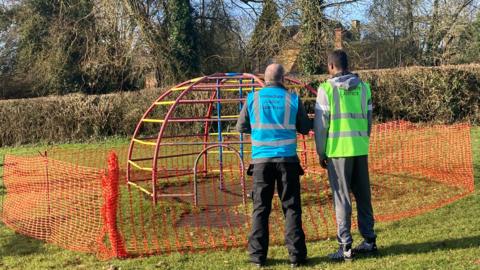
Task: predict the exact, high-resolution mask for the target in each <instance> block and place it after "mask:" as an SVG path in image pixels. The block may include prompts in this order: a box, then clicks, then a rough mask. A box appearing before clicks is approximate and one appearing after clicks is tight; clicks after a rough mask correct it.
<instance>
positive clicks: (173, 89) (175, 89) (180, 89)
mask: <svg viewBox="0 0 480 270" xmlns="http://www.w3.org/2000/svg"><path fill="white" fill-rule="evenodd" d="M189 87H190V85H189V86H182V87H177V88H172V89H170V91H183V90H185V89H187V88H189Z"/></svg>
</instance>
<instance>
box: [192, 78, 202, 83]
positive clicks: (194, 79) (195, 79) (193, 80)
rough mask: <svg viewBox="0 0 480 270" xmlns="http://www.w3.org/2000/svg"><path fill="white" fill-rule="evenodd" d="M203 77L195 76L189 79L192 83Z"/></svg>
mask: <svg viewBox="0 0 480 270" xmlns="http://www.w3.org/2000/svg"><path fill="white" fill-rule="evenodd" d="M202 78H203V77H197V78H193V79H191V80H190V82H192V83H194V82H198V81H200V80H201V79H202Z"/></svg>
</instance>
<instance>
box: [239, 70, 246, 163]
mask: <svg viewBox="0 0 480 270" xmlns="http://www.w3.org/2000/svg"><path fill="white" fill-rule="evenodd" d="M239 82H240V85H242V79H240V80H239ZM238 92H239V95H240V98H243V89H242V86H240V89H239V91H238ZM245 102H247V101H245ZM242 105H243V103H242V102H241V101H240V102H239V103H238V112H239V113H238V114H240V112H241V111H242ZM240 141H243V133H240ZM240 158H241V159H242V160H243V143H242V144H240Z"/></svg>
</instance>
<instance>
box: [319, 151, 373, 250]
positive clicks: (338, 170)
mask: <svg viewBox="0 0 480 270" xmlns="http://www.w3.org/2000/svg"><path fill="white" fill-rule="evenodd" d="M328 178H329V181H330V187H331V188H332V192H333V205H334V207H335V215H336V219H337V239H338V242H339V243H340V244H341V245H349V244H352V242H353V239H352V234H351V233H350V228H351V220H352V200H351V198H350V193H349V192H350V191H351V192H352V193H353V196H354V197H355V202H356V203H357V221H358V228H359V230H360V233H361V235H362V236H363V238H364V239H365V240H367V241H368V242H371V241H375V238H376V235H375V232H374V230H373V225H374V220H373V208H372V200H371V192H370V179H369V175H368V156H358V157H345V158H329V159H328Z"/></svg>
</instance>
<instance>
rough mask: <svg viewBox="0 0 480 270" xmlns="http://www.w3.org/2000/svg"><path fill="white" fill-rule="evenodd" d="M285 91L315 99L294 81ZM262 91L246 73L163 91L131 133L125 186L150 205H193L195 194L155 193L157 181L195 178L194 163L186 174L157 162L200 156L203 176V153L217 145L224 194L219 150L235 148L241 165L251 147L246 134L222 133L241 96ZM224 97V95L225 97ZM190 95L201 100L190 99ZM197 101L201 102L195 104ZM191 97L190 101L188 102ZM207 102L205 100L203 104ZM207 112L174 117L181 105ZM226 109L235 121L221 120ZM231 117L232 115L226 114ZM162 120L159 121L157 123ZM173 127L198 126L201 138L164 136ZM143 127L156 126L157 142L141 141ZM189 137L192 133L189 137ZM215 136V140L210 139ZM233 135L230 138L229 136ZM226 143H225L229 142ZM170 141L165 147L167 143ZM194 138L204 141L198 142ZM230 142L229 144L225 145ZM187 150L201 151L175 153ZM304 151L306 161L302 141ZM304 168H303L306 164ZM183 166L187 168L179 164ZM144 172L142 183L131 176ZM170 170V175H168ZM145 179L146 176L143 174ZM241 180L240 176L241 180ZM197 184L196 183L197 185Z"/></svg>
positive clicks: (149, 138)
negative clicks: (188, 200)
mask: <svg viewBox="0 0 480 270" xmlns="http://www.w3.org/2000/svg"><path fill="white" fill-rule="evenodd" d="M285 81H286V87H287V88H288V89H291V90H294V89H296V90H297V91H301V90H300V89H303V91H305V90H306V91H308V92H310V94H311V95H315V94H316V91H315V89H313V88H312V87H311V86H309V85H306V84H303V83H301V82H299V81H297V80H294V79H291V78H286V80H285ZM263 86H264V82H263V80H262V78H261V76H256V75H253V74H247V73H243V74H242V73H216V74H213V75H210V76H205V77H200V78H195V79H192V80H189V81H186V82H183V83H181V84H178V85H176V86H174V87H173V88H171V89H169V90H168V91H166V92H165V93H164V94H162V95H161V96H160V97H159V98H158V99H157V100H156V101H155V102H154V103H153V104H152V105H151V106H150V107H149V108H148V110H147V111H146V112H145V113H144V115H143V116H142V118H141V119H140V121H139V122H138V124H137V126H136V128H135V132H134V134H133V137H132V140H131V143H130V147H129V149H128V163H127V177H126V180H127V183H128V184H129V185H130V186H133V187H135V188H138V189H140V190H141V191H142V192H144V193H146V194H147V195H149V196H151V197H152V200H153V202H154V204H156V203H157V200H158V199H159V198H161V197H193V199H192V201H193V202H196V201H197V199H196V198H195V197H196V195H195V194H196V192H195V190H192V192H187V193H176V194H165V193H161V192H160V191H159V188H158V183H159V179H164V178H169V177H178V176H184V175H188V174H194V173H196V172H194V170H193V167H192V166H193V163H192V164H190V165H191V166H190V167H189V166H185V167H184V168H181V169H179V168H177V169H173V170H172V168H168V167H165V166H159V160H161V159H171V158H179V157H182V156H194V155H198V154H199V153H200V152H201V153H202V155H203V156H204V157H203V167H202V171H200V172H201V173H207V172H208V171H209V170H208V165H207V164H208V156H207V151H205V150H206V149H207V148H208V147H209V146H211V145H220V148H219V158H218V161H219V164H218V168H219V173H220V176H219V186H220V189H222V183H223V170H224V169H223V151H224V150H223V147H222V146H228V145H239V146H240V148H239V150H238V151H239V152H240V159H242V163H243V159H244V153H245V150H244V146H245V145H247V144H250V140H248V139H247V140H245V139H244V134H235V133H234V132H224V127H223V126H224V124H223V123H224V122H229V123H232V122H233V123H234V122H236V121H237V117H238V115H237V114H238V112H239V109H241V106H242V104H243V102H244V101H245V96H246V95H245V94H246V93H247V92H250V91H256V90H259V89H260V88H261V87H263ZM225 92H227V93H228V95H225V94H224V93H225ZM193 93H195V94H197V93H200V94H199V95H198V94H197V95H192V94H193ZM198 96H200V97H201V98H198ZM192 97H194V98H192ZM205 97H207V98H205ZM200 104H203V105H204V106H205V109H204V113H205V115H203V116H200V115H191V116H190V117H187V116H186V115H185V114H184V113H183V114H181V115H180V116H174V115H175V111H176V109H177V108H178V107H179V106H180V105H184V106H185V105H191V106H194V105H200ZM225 104H234V105H235V104H238V105H236V106H238V109H237V110H236V114H235V115H224V114H223V111H222V107H223V106H225ZM162 106H165V107H167V108H168V109H167V110H166V111H163V114H159V115H156V116H153V115H154V111H155V110H156V109H157V108H158V107H162ZM214 110H215V112H216V116H215V117H212V113H213V111H214ZM230 111H232V110H231V109H230ZM159 117H160V118H159ZM173 123H192V124H194V123H201V124H203V132H202V133H200V134H196V133H193V132H191V129H188V128H187V129H180V131H183V130H187V132H186V133H182V132H180V133H178V131H174V132H173V133H172V132H170V134H168V135H167V134H166V131H167V130H168V128H169V125H172V124H173ZM212 123H216V124H217V128H216V130H215V132H211V130H212V127H213V125H212ZM147 124H150V125H151V124H159V126H158V132H157V134H156V135H155V136H151V135H150V136H144V135H142V132H141V131H142V128H144V127H145V125H147ZM188 131H190V132H188ZM212 133H213V134H212ZM211 135H216V136H217V140H216V141H211V140H210V136H211ZM232 135H233V136H232ZM227 137H228V138H227ZM165 138H168V141H166V140H165ZM198 138H202V140H201V141H199V140H198ZM229 139H231V140H229ZM139 145H141V146H145V145H147V146H153V148H152V149H151V152H150V153H148V151H147V154H146V156H137V157H133V153H134V152H135V150H136V147H137V146H139ZM172 146H176V147H177V149H173V148H172ZM188 146H201V147H202V148H203V149H202V151H199V150H196V151H189V152H187V153H181V151H178V149H179V148H182V147H184V148H185V147H188ZM165 147H170V149H169V150H165V151H164V153H165V154H164V155H161V154H160V153H161V152H162V150H163V149H164V148H165ZM301 147H302V148H303V151H301V152H303V153H302V158H303V159H304V160H305V159H306V148H307V146H306V143H305V140H304V141H303V144H302V145H301ZM139 162H142V163H143V164H146V163H147V162H151V166H146V165H141V164H140V163H139ZM304 164H306V162H304ZM183 165H187V164H183ZM138 170H140V171H146V172H148V173H149V174H150V177H149V178H146V177H143V178H142V179H134V177H133V176H132V175H133V174H134V172H133V171H138ZM169 170H170V171H169ZM143 175H145V174H143ZM242 175H243V174H242ZM145 181H151V184H150V189H148V188H146V187H145V185H144V186H142V185H139V182H145ZM195 181H196V180H195Z"/></svg>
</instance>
